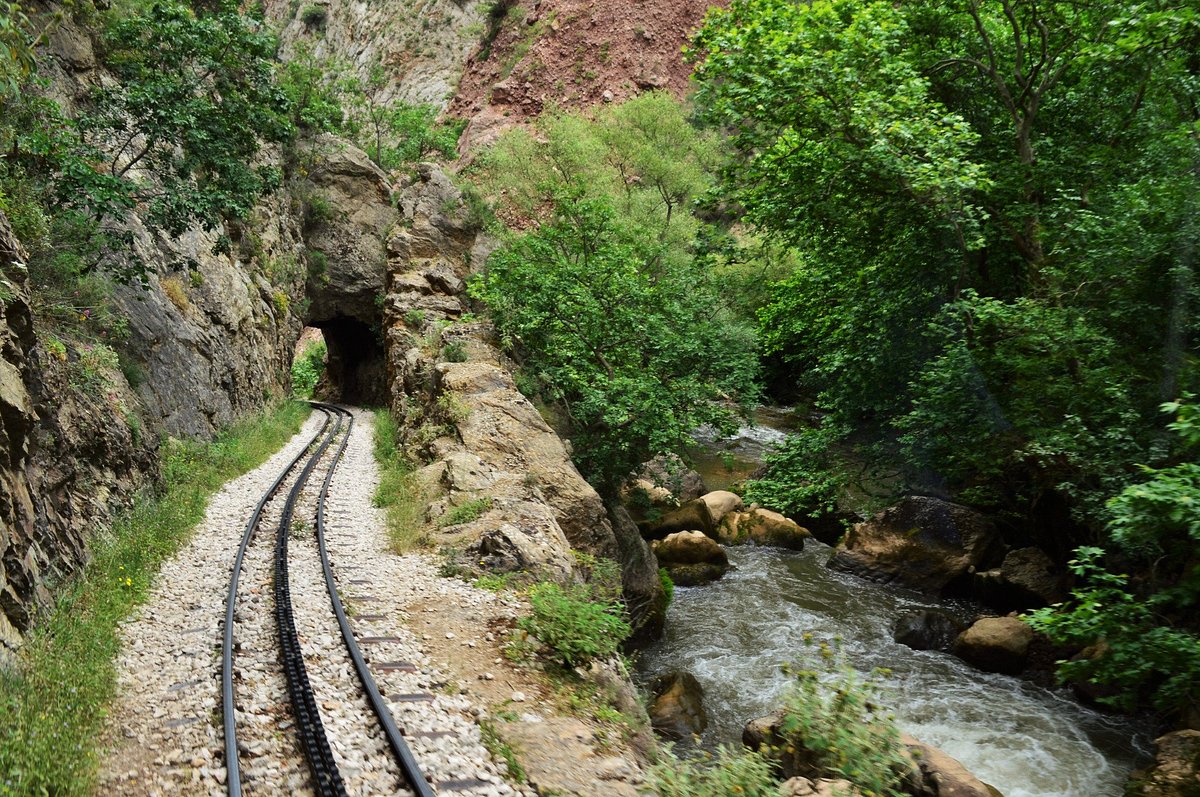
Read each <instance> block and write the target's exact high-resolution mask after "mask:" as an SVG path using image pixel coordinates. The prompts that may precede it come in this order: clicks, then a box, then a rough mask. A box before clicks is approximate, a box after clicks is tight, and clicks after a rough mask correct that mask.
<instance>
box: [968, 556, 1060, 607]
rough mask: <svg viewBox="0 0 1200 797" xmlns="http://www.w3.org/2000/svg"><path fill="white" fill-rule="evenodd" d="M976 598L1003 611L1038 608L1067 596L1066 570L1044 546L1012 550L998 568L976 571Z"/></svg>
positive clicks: (974, 584) (974, 583)
mask: <svg viewBox="0 0 1200 797" xmlns="http://www.w3.org/2000/svg"><path fill="white" fill-rule="evenodd" d="M973 586H974V591H975V595H976V597H977V598H978V599H979V600H981V601H983V602H985V603H987V604H988V605H990V606H994V607H995V608H997V609H1000V610H1001V611H1013V610H1022V609H1035V608H1037V607H1039V606H1048V605H1050V604H1051V603H1058V602H1060V601H1062V600H1064V599H1065V598H1066V586H1065V579H1064V577H1063V573H1062V571H1061V569H1060V568H1058V567H1057V566H1056V565H1055V564H1054V561H1053V560H1052V559H1051V558H1050V557H1049V555H1047V554H1046V552H1045V551H1043V550H1042V549H1041V548H1032V547H1030V548H1017V549H1016V550H1013V551H1009V552H1008V554H1007V555H1006V556H1005V557H1004V562H1003V563H1002V564H1001V565H1000V567H998V568H994V569H992V570H984V571H981V572H979V573H976V574H975V578H974V582H973Z"/></svg>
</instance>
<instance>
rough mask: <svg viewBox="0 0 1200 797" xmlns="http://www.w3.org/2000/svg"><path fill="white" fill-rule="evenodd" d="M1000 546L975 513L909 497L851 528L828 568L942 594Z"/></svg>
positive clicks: (993, 532)
mask: <svg viewBox="0 0 1200 797" xmlns="http://www.w3.org/2000/svg"><path fill="white" fill-rule="evenodd" d="M997 542H998V536H997V533H996V529H995V527H994V526H993V525H992V523H991V521H989V520H988V519H987V518H985V517H984V516H983V515H981V514H979V513H978V512H976V511H975V510H973V509H970V508H968V507H965V506H961V505H959V504H953V503H950V502H949V501H943V500H941V499H938V498H929V497H926V496H908V497H907V498H904V499H903V500H901V501H900V502H899V503H897V504H895V505H894V506H890V507H888V508H887V509H885V510H883V511H882V512H880V513H879V514H877V515H875V517H873V518H871V519H870V520H868V521H866V522H863V523H858V524H856V525H855V526H854V527H853V528H851V529H850V531H849V532H848V533H847V534H846V537H845V539H844V540H843V541H842V543H841V545H839V546H838V548H837V550H836V551H834V554H833V556H832V558H831V559H830V560H829V566H830V567H832V568H834V569H835V570H842V571H844V572H848V573H853V574H855V575H858V576H862V577H863V578H866V579H869V580H871V581H878V582H882V583H892V582H895V583H899V584H903V585H905V586H908V587H912V588H914V589H920V590H924V591H927V592H941V591H942V590H944V589H945V588H946V587H947V585H949V584H950V583H951V582H953V581H955V580H956V579H959V578H962V577H963V576H965V575H966V574H967V573H969V572H971V571H972V570H973V569H975V568H978V567H980V566H982V565H984V564H985V563H986V561H987V559H988V556H989V555H990V554H991V552H992V550H993V548H994V547H995V546H996V545H997Z"/></svg>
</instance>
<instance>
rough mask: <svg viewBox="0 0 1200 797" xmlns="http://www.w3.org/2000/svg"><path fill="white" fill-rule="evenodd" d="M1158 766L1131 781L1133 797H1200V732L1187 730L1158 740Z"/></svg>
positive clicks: (1154, 765)
mask: <svg viewBox="0 0 1200 797" xmlns="http://www.w3.org/2000/svg"><path fill="white" fill-rule="evenodd" d="M1154 745H1155V747H1156V748H1157V750H1156V752H1155V755H1154V764H1153V765H1152V766H1151V767H1150V768H1148V769H1145V770H1142V771H1140V772H1135V773H1134V774H1133V776H1132V777H1131V778H1130V779H1129V787H1128V788H1127V790H1126V792H1125V793H1126V794H1127V795H1129V797H1196V795H1198V794H1200V731H1196V730H1183V731H1175V732H1174V733H1168V734H1166V735H1165V736H1160V737H1158V738H1157V739H1155V740H1154Z"/></svg>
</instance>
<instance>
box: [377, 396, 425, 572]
mask: <svg viewBox="0 0 1200 797" xmlns="http://www.w3.org/2000/svg"><path fill="white" fill-rule="evenodd" d="M375 461H376V462H378V463H379V488H378V489H377V490H376V491H375V500H374V503H375V506H377V507H379V508H381V509H384V510H386V511H387V532H388V539H389V540H390V541H391V544H392V550H393V551H395V552H396V553H398V554H402V553H406V552H407V551H411V550H413V549H414V548H420V547H424V546H425V545H426V544H427V543H428V539H427V538H426V536H425V534H424V528H425V517H424V515H425V511H424V510H425V495H424V493H423V492H422V490H420V489H419V487H418V485H417V483H416V479H414V478H413V467H412V464H411V463H410V462H409V461H408V460H407V459H406V458H405V456H404V455H403V453H401V451H400V446H399V443H398V433H397V428H396V420H395V419H394V418H393V417H392V414H391V413H390V412H388V411H387V410H383V409H380V410H375Z"/></svg>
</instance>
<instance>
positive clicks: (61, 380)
mask: <svg viewBox="0 0 1200 797" xmlns="http://www.w3.org/2000/svg"><path fill="white" fill-rule="evenodd" d="M24 262H25V252H24V251H23V250H22V248H21V245H20V242H19V241H17V240H16V238H15V237H13V235H12V231H11V229H10V228H9V225H8V220H7V219H6V218H5V217H4V214H3V213H0V289H2V290H3V294H4V296H5V298H4V300H3V302H0V445H2V448H0V450H2V451H3V452H4V454H3V458H2V459H0V659H2V658H4V656H5V654H6V651H11V650H12V649H14V648H15V647H17V646H18V645H19V644H20V642H21V638H22V635H23V634H24V633H25V632H26V631H27V630H28V629H29V628H30V626H31V625H32V623H33V622H34V620H35V619H36V617H37V615H38V613H39V611H41V610H43V609H45V608H47V607H49V606H50V604H51V601H52V599H53V595H52V594H51V592H50V590H49V589H48V588H47V584H48V583H52V582H62V581H65V580H67V579H68V578H69V577H70V576H71V575H73V574H74V572H75V571H76V570H77V569H78V568H79V567H80V566H81V565H82V564H83V563H84V562H85V561H86V560H87V556H88V543H89V541H90V538H91V535H92V534H93V533H94V531H95V529H96V528H97V527H103V526H104V525H106V524H107V523H109V522H110V521H111V519H112V516H113V513H114V512H116V511H117V510H119V509H121V508H122V507H124V506H126V505H128V503H129V501H130V500H131V498H132V496H133V494H134V493H135V492H136V491H137V490H138V489H139V488H140V487H142V486H143V485H144V484H146V483H147V481H149V480H150V479H151V478H153V476H154V474H155V473H156V471H157V461H156V456H155V445H156V440H157V438H156V437H155V436H154V435H151V434H145V433H139V431H138V430H140V421H139V420H138V419H137V415H136V413H137V407H138V404H137V399H136V397H135V396H134V395H133V394H132V392H131V391H130V390H129V388H128V386H127V385H126V384H125V380H124V378H123V377H122V376H121V374H120V372H119V371H116V370H115V369H113V368H110V367H108V366H107V365H99V366H97V365H90V366H88V368H89V371H88V372H86V373H85V371H84V365H83V362H82V361H81V357H84V358H86V357H88V356H90V354H89V352H88V351H87V350H85V349H81V348H77V347H75V346H73V345H70V346H64V348H63V350H61V352H60V354H61V358H60V357H59V356H52V355H51V354H49V353H48V352H47V351H46V350H45V349H44V348H43V347H42V346H40V345H39V343H38V340H37V337H36V334H35V329H34V323H33V317H32V314H31V313H30V308H29V294H28V289H27V285H26V272H25V267H24ZM85 379H86V380H87V383H86V384H84V380H85ZM131 419H132V420H131Z"/></svg>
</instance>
